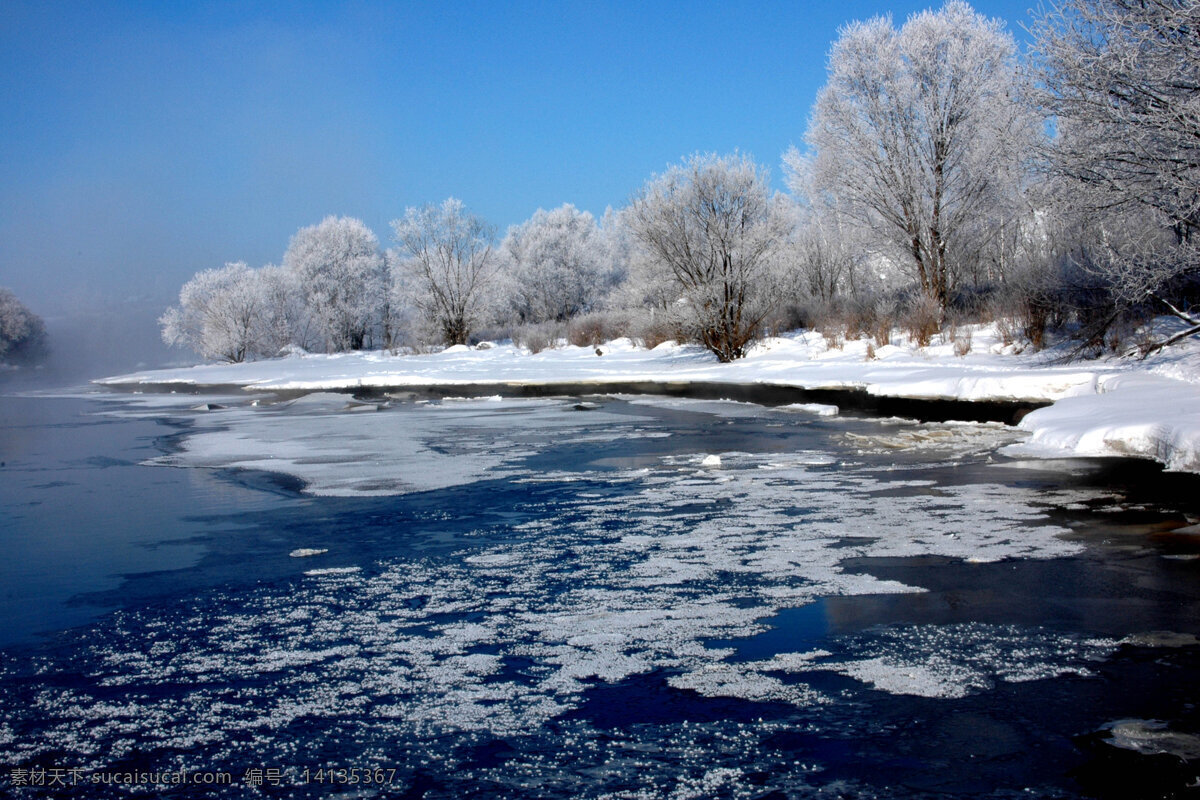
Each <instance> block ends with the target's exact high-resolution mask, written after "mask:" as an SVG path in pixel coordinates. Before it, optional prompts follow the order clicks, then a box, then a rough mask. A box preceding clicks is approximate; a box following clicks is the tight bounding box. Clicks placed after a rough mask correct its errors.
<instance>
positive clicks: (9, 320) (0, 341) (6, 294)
mask: <svg viewBox="0 0 1200 800" xmlns="http://www.w3.org/2000/svg"><path fill="white" fill-rule="evenodd" d="M45 338H46V326H45V325H44V324H43V323H42V319H41V317H39V316H38V315H36V314H34V313H33V312H32V311H30V310H29V309H28V308H26V307H25V304H24V303H22V302H21V301H20V300H18V299H17V296H16V295H15V294H13V293H12V292H11V291H10V290H8V289H6V288H4V287H3V286H0V361H21V360H26V359H29V358H34V357H36V356H38V355H40V351H41V350H42V348H43V346H44V343H45Z"/></svg>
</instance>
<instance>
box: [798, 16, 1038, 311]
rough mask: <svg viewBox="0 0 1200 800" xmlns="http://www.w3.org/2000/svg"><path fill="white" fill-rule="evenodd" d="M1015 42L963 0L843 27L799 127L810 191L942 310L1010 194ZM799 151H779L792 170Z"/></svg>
mask: <svg viewBox="0 0 1200 800" xmlns="http://www.w3.org/2000/svg"><path fill="white" fill-rule="evenodd" d="M1023 91H1024V90H1023V88H1022V81H1021V79H1020V75H1019V72H1018V68H1017V61H1016V46H1015V44H1014V41H1013V38H1012V36H1011V35H1010V34H1008V33H1007V32H1006V31H1005V30H1004V25H1003V23H1002V22H1001V21H999V20H991V19H987V18H985V17H983V16H981V15H979V14H977V13H975V12H974V11H973V10H972V9H971V7H970V6H969V5H967V4H966V3H965V2H961V0H951V1H950V2H948V3H946V5H945V6H943V7H942V9H941V10H939V11H925V12H922V13H920V14H916V15H914V16H912V17H910V18H909V20H908V21H907V22H906V23H905V24H904V26H903V27H901V28H900V29H899V30H897V29H896V28H895V27H894V26H893V25H892V21H891V19H890V18H888V17H876V18H874V19H870V20H867V21H865V22H852V23H850V24H848V25H846V26H844V27H843V28H842V29H841V31H840V35H839V38H838V40H837V41H836V42H835V43H834V45H833V48H832V50H831V52H830V55H829V82H828V83H827V84H826V85H825V87H824V88H823V89H822V90H821V92H820V94H819V95H818V98H817V103H816V107H815V108H814V111H813V115H812V119H811V122H810V125H809V129H808V133H807V141H808V144H809V147H810V148H811V150H812V155H811V158H812V161H811V175H812V186H813V187H814V189H815V191H817V192H821V193H825V194H827V195H829V196H830V197H832V198H833V200H834V202H835V203H836V206H837V208H838V209H839V210H840V211H842V212H843V213H845V214H847V215H849V216H850V218H851V219H853V220H855V221H856V222H857V223H858V224H860V225H861V226H862V227H863V229H864V230H867V231H874V232H876V233H877V234H880V235H882V236H884V237H886V240H885V241H881V244H887V245H890V246H891V247H892V248H893V250H894V251H896V252H897V254H903V256H904V259H905V261H906V263H908V264H909V265H910V267H911V272H912V275H913V277H914V278H915V279H916V280H917V281H918V282H919V284H920V286H921V289H922V290H923V291H924V292H925V294H926V295H928V296H929V297H930V298H931V299H934V300H936V301H937V302H938V303H939V304H940V305H941V306H942V307H943V308H945V306H946V303H947V302H948V300H949V297H950V292H951V290H952V289H953V288H954V282H955V279H956V277H957V274H958V268H959V267H960V266H961V262H963V261H965V260H969V259H971V258H974V257H976V253H975V251H976V249H977V247H978V246H979V245H981V244H982V243H983V241H984V240H985V239H986V236H987V235H990V233H991V231H990V230H989V231H985V232H984V235H983V238H982V239H981V235H980V231H979V226H980V222H981V221H982V220H1003V219H1005V218H1007V217H1008V216H1010V215H1011V214H1013V213H1017V212H1016V211H1014V210H1011V209H1009V208H1008V206H1009V205H1011V204H1012V202H1013V201H1014V199H1019V197H1020V187H1021V184H1022V181H1023V180H1024V176H1025V169H1024V167H1025V163H1026V161H1027V159H1028V152H1029V149H1030V146H1031V144H1032V143H1033V141H1034V140H1035V137H1036V136H1037V134H1038V121H1037V119H1036V118H1035V116H1034V115H1033V114H1032V113H1031V112H1030V111H1029V110H1028V109H1027V106H1026V104H1024V103H1023V102H1022V95H1023ZM804 159H805V156H804V155H802V154H801V153H799V152H798V151H796V150H795V149H793V150H791V151H789V153H788V154H787V155H786V156H785V163H786V164H787V165H788V167H789V169H790V170H791V171H792V172H793V173H803V172H807V170H808V168H809V165H808V164H806V163H804Z"/></svg>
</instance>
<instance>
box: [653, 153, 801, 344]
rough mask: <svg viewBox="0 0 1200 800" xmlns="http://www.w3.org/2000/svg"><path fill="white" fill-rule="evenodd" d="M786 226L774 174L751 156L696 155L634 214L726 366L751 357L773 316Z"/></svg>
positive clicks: (660, 182) (658, 183) (694, 322)
mask: <svg viewBox="0 0 1200 800" xmlns="http://www.w3.org/2000/svg"><path fill="white" fill-rule="evenodd" d="M786 224H787V222H786V217H785V215H784V214H782V213H780V209H779V208H778V204H777V203H776V202H774V201H773V199H772V196H771V192H770V188H769V183H768V179H767V175H766V173H765V172H764V171H763V170H761V169H759V167H758V166H757V165H756V164H755V163H754V161H753V160H752V159H750V158H749V157H747V156H743V155H729V156H717V155H714V154H704V155H701V154H697V155H694V156H692V157H691V158H688V159H686V160H685V161H684V162H683V163H681V164H678V165H675V166H672V167H671V168H670V169H668V170H667V171H666V172H664V173H663V174H661V175H658V176H655V177H654V178H652V179H651V180H650V181H649V182H648V183H647V184H646V185H645V186H644V187H643V188H642V190H641V191H640V192H639V193H638V195H637V196H636V198H635V199H634V202H633V204H632V205H631V206H630V209H629V225H630V228H631V230H632V231H633V232H634V235H635V236H636V237H637V239H638V240H639V241H640V242H641V244H642V245H643V247H644V248H645V250H646V252H647V254H648V255H649V258H650V261H651V263H652V264H653V265H654V266H655V267H657V269H658V270H659V272H660V274H663V275H667V274H669V275H670V276H671V278H672V279H673V281H674V286H675V289H676V292H677V293H678V297H679V300H678V301H677V303H678V304H679V305H681V306H682V307H683V308H684V312H683V313H684V314H685V315H686V319H687V320H688V322H689V324H690V326H691V327H692V328H693V329H694V331H695V334H696V336H697V337H698V338H699V339H700V341H701V342H702V343H703V344H704V346H705V347H707V348H708V349H709V350H711V351H712V352H713V353H715V354H716V356H717V358H718V359H720V360H721V361H732V360H733V359H735V358H741V357H742V356H743V355H745V353H746V347H747V346H748V345H749V344H750V343H751V342H752V341H753V340H754V338H755V337H756V336H757V334H758V327H759V324H760V323H761V322H762V320H763V318H764V317H765V316H766V314H767V313H768V312H769V311H770V308H771V303H772V301H773V299H774V298H773V297H772V293H771V291H770V289H769V287H768V286H766V285H765V284H766V282H767V279H768V277H769V269H768V267H769V264H770V259H771V257H772V255H773V253H774V252H775V250H776V249H777V248H778V247H779V246H780V244H781V242H782V237H783V235H784V233H785V230H786Z"/></svg>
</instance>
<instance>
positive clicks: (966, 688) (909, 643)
mask: <svg viewBox="0 0 1200 800" xmlns="http://www.w3.org/2000/svg"><path fill="white" fill-rule="evenodd" d="M847 642H848V644H849V649H850V651H851V652H852V653H853V654H854V657H853V658H850V659H843V660H841V661H832V662H828V661H817V662H813V663H812V664H811V666H810V667H809V668H810V669H822V670H831V671H833V672H838V673H841V674H843V675H847V676H849V677H851V678H855V679H857V680H859V681H862V682H863V683H866V684H868V685H870V686H872V687H874V688H876V689H879V690H880V691H884V692H890V693H891V694H908V695H917V696H919V697H947V698H956V697H966V696H967V695H970V694H975V693H977V692H981V691H986V690H988V689H990V688H992V687H993V686H995V685H996V684H997V683H999V682H1002V681H1006V682H1009V683H1021V682H1025V681H1035V680H1043V679H1046V678H1054V677H1057V676H1059V675H1067V674H1071V675H1090V674H1091V671H1090V669H1089V665H1090V664H1094V663H1095V662H1098V661H1102V660H1104V659H1105V658H1107V657H1108V656H1109V655H1110V654H1111V653H1112V652H1113V651H1114V650H1115V649H1116V647H1117V643H1116V642H1115V641H1113V640H1111V639H1092V638H1084V637H1078V636H1071V635H1065V634H1059V633H1054V632H1052V631H1047V630H1044V629H1041V628H1032V629H1031V628H1019V627H1016V626H1011V625H1007V626H1006V625H984V624H980V623H965V624H958V625H940V626H939V625H915V626H902V627H894V628H887V629H883V630H879V631H874V632H872V634H871V635H870V636H858V637H852V638H850V639H848V640H847Z"/></svg>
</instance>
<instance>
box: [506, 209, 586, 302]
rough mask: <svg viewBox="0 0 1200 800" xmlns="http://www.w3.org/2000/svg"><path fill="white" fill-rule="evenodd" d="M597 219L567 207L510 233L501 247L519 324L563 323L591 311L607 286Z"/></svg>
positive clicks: (540, 215) (537, 215)
mask: <svg viewBox="0 0 1200 800" xmlns="http://www.w3.org/2000/svg"><path fill="white" fill-rule="evenodd" d="M605 244H606V242H605V240H604V237H603V235H602V234H601V232H600V228H599V227H598V226H597V225H596V220H595V218H594V217H593V216H592V215H591V214H589V213H588V212H586V211H579V210H577V209H576V208H575V206H573V205H570V204H566V205H563V206H561V207H559V208H556V209H554V210H553V211H545V210H542V209H538V211H537V212H536V213H535V214H534V215H533V216H532V217H531V218H530V219H528V220H527V221H525V222H523V223H521V224H520V225H514V226H513V227H511V228H509V229H508V233H507V235H506V236H505V237H504V241H503V242H502V243H501V245H500V249H501V251H502V254H503V256H504V257H505V266H506V270H505V272H506V273H507V278H508V284H509V289H508V291H509V294H510V297H509V300H510V303H511V304H512V306H513V312H514V313H515V315H516V317H517V320H518V321H520V322H529V323H540V322H565V321H566V320H568V319H570V318H571V317H574V316H577V315H579V314H582V313H585V312H587V311H592V310H594V309H595V308H596V306H597V305H598V304H599V302H600V300H601V298H602V297H603V295H604V294H605V292H606V290H607V289H608V288H610V286H609V283H610V280H609V276H608V275H606V274H605V272H606V263H605V262H606V252H605V250H606V247H605Z"/></svg>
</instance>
